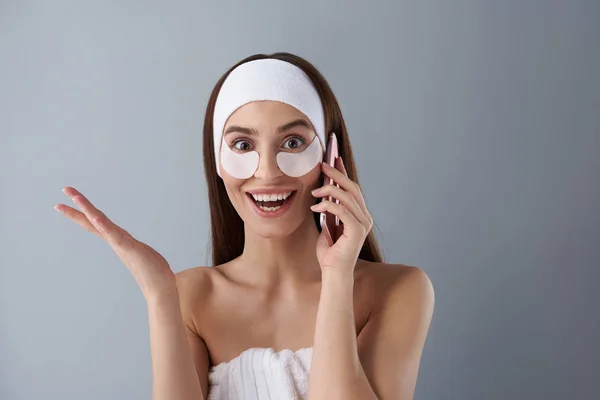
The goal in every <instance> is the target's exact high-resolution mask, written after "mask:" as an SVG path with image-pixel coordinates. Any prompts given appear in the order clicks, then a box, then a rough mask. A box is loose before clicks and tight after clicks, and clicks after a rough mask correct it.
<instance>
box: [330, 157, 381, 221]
mask: <svg viewBox="0 0 600 400" xmlns="http://www.w3.org/2000/svg"><path fill="white" fill-rule="evenodd" d="M338 161H339V162H338ZM336 163H338V164H337V165H341V168H343V171H340V170H338V169H337V168H332V167H331V166H330V165H328V164H327V163H323V165H324V167H323V172H324V173H325V174H326V175H327V176H329V177H330V178H331V179H333V180H334V181H335V182H336V183H337V184H338V185H339V186H340V187H341V188H342V189H344V190H346V191H348V192H350V193H352V195H353V196H354V199H355V200H356V202H357V203H358V206H359V207H360V209H361V210H362V212H363V214H364V215H365V216H366V217H367V219H368V220H369V221H371V224H372V221H373V218H372V217H371V214H370V213H369V209H368V208H367V204H366V203H365V198H364V196H363V194H362V192H361V190H360V186H359V185H358V183H356V182H354V181H353V180H351V179H350V178H349V177H348V173H347V171H346V168H345V167H344V164H343V160H342V158H341V157H338V159H337V160H336ZM337 165H336V167H337Z"/></svg>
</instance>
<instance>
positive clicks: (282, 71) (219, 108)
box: [213, 58, 327, 176]
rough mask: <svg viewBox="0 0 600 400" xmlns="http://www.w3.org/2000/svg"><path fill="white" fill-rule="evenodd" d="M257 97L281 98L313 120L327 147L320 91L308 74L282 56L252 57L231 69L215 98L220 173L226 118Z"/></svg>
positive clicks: (215, 122)
mask: <svg viewBox="0 0 600 400" xmlns="http://www.w3.org/2000/svg"><path fill="white" fill-rule="evenodd" d="M257 100H273V101H280V102H282V103H286V104H289V105H291V106H293V107H295V108H297V109H298V110H299V111H301V112H302V113H303V114H304V115H306V116H307V117H308V119H309V120H310V122H311V123H312V124H313V126H314V128H315V132H316V134H317V136H318V137H319V139H320V140H321V146H322V148H323V149H324V148H325V145H326V143H327V142H326V139H325V114H324V112H323V106H322V104H321V98H320V97H319V93H318V92H317V90H316V89H315V87H314V85H313V83H312V81H311V80H310V78H309V77H308V75H306V73H305V72H304V71H303V70H302V69H301V68H299V67H297V66H296V65H294V64H292V63H289V62H286V61H282V60H277V59H273V58H267V59H260V60H254V61H249V62H246V63H244V64H241V65H239V66H238V67H237V68H235V69H234V70H233V71H231V72H230V73H229V75H228V76H227V78H226V79H225V82H223V85H222V86H221V90H220V91H219V94H218V96H217V100H216V102H215V110H214V115H213V142H214V147H215V148H214V151H215V162H216V166H217V173H218V174H219V176H221V165H220V162H219V150H220V146H221V139H222V135H223V129H224V128H225V122H226V121H227V119H228V118H229V116H230V115H231V114H232V113H233V112H234V111H235V110H237V109H238V108H240V107H241V106H243V105H244V104H247V103H250V102H252V101H257Z"/></svg>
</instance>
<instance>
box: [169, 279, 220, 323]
mask: <svg viewBox="0 0 600 400" xmlns="http://www.w3.org/2000/svg"><path fill="white" fill-rule="evenodd" d="M214 275H215V271H214V270H213V268H212V267H194V268H189V269H185V270H183V271H179V272H177V273H176V274H175V281H176V283H177V291H178V292H179V303H180V306H181V312H182V316H183V319H184V322H185V323H186V324H187V325H188V327H189V328H190V329H192V330H193V331H194V332H195V333H196V334H198V330H197V329H196V322H195V321H197V320H199V318H201V316H202V311H203V308H204V306H205V305H206V304H207V303H209V299H210V298H211V296H212V293H213V287H214V279H215V278H214Z"/></svg>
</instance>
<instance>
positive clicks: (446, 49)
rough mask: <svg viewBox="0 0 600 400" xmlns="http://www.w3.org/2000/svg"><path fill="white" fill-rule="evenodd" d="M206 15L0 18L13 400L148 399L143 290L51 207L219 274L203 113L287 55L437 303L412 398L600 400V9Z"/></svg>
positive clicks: (6, 337)
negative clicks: (224, 82)
mask: <svg viewBox="0 0 600 400" xmlns="http://www.w3.org/2000/svg"><path fill="white" fill-rule="evenodd" d="M202 3H203V4H201V2H192V1H187V2H186V1H169V2H167V1H163V2H152V1H151V2H148V1H133V0H128V1H124V0H119V1H96V2H89V1H75V0H73V1H46V2H43V1H37V2H34V1H16V0H14V1H7V0H1V1H0V60H1V62H0V135H1V136H0V190H1V191H2V195H1V197H0V199H1V200H0V201H1V203H0V267H1V268H0V335H1V336H0V339H1V340H0V398H1V399H3V400H5V399H6V400H8V399H41V398H44V399H62V400H66V399H149V398H150V394H151V390H150V383H151V375H150V371H151V370H150V355H149V343H148V327H147V316H146V308H145V303H144V299H143V297H142V295H141V293H140V291H139V290H138V288H137V286H136V284H135V282H134V280H133V279H132V278H131V276H130V274H129V272H128V271H127V270H126V268H125V267H124V266H123V265H122V264H121V263H120V260H119V259H118V258H117V256H116V255H114V253H113V252H112V251H111V249H110V248H109V247H108V246H107V245H105V244H104V243H103V242H102V241H101V240H99V239H98V238H96V237H95V236H93V235H91V234H89V233H87V232H85V231H83V230H82V229H81V228H79V226H77V225H75V224H73V223H72V222H70V221H68V220H67V219H66V218H64V217H63V216H61V215H60V214H59V213H57V212H56V211H54V210H53V208H52V207H53V205H54V204H56V203H67V204H70V201H69V199H68V198H67V197H66V196H64V195H63V194H62V192H61V191H60V189H61V188H62V187H64V186H67V185H72V186H74V187H76V188H78V189H80V190H81V191H82V192H83V193H84V194H86V195H88V196H89V197H90V199H91V200H92V201H94V202H95V203H96V204H97V205H98V206H99V207H100V208H101V209H103V210H104V211H105V212H106V213H107V214H108V215H109V216H110V217H112V218H113V219H114V220H115V221H116V222H117V223H119V224H121V225H122V226H124V227H125V228H127V229H128V230H130V231H131V232H132V233H133V234H134V235H135V236H137V237H138V238H139V239H141V240H143V241H146V242H147V243H149V244H151V245H153V246H155V247H156V248H157V249H158V250H159V251H160V252H161V253H162V254H163V255H164V256H165V257H166V258H167V259H168V260H169V262H170V263H171V265H172V266H173V268H174V269H175V270H181V269H186V268H189V267H194V266H197V265H206V263H207V261H208V253H207V234H208V205H207V194H206V185H205V183H204V176H203V170H202V168H203V167H202V153H201V151H202V146H201V142H202V133H201V127H202V123H203V114H204V107H205V105H206V102H207V99H208V96H209V93H210V90H211V89H212V87H213V85H214V84H215V83H216V81H217V79H218V78H219V77H220V75H221V74H222V73H223V72H224V71H225V70H226V69H227V68H228V67H229V66H230V65H232V64H233V63H235V62H237V61H238V60H239V59H242V58H243V57H245V56H247V55H250V54H252V53H257V52H274V51H289V52H293V53H297V54H299V55H301V56H303V57H305V58H307V59H308V60H310V61H312V62H313V63H314V64H315V65H316V66H317V67H318V68H319V69H320V70H321V71H322V72H323V74H324V75H325V76H326V77H327V79H328V80H329V82H330V83H331V85H332V87H333V89H334V91H335V93H336V94H337V95H338V96H339V100H340V102H341V105H342V110H343V111H344V113H345V117H346V120H347V123H348V126H349V130H350V135H351V139H352V144H353V147H354V151H355V153H356V161H357V164H358V169H359V177H360V179H361V184H362V187H363V189H364V192H365V195H366V200H367V204H368V206H369V208H370V210H371V212H372V214H373V215H374V218H375V221H376V224H377V228H378V229H377V230H376V234H377V235H378V237H379V238H380V239H381V243H382V245H383V247H384V250H385V252H386V255H387V259H388V261H391V262H398V263H406V264H411V265H416V266H420V267H421V268H423V269H424V270H425V271H426V272H427V273H428V274H429V276H430V277H431V279H432V281H433V283H434V286H435V289H436V309H435V314H434V319H433V323H432V326H431V331H430V334H429V338H428V341H427V344H426V347H425V351H424V354H423V359H422V363H421V369H420V375H419V381H418V386H417V392H416V396H415V397H416V398H417V399H427V400H429V399H432V400H433V399H462V400H465V399H478V400H481V399H566V398H568V399H590V398H597V396H598V394H597V391H598V390H597V388H596V385H595V384H596V383H597V381H598V377H599V375H600V373H599V360H600V352H599V345H598V337H600V328H599V320H600V318H599V313H598V310H597V305H598V304H600V295H599V294H598V291H597V286H598V283H599V278H600V274H599V272H598V266H599V261H600V206H599V205H600V179H599V177H598V172H599V171H600V156H598V151H599V150H600V116H599V115H600V112H599V108H600V79H599V76H598V71H600V23H599V22H598V21H599V17H600V5H599V4H598V2H593V1H587V2H583V1H526V2H525V1H493V0H488V1H479V2H475V1H471V2H468V1H452V2H449V1H442V0H439V1H423V0H419V1H413V2H406V1H402V2H398V1H395V2H390V3H389V4H388V3H384V2H375V3H373V2H369V3H368V4H367V2H357V3H355V4H350V2H348V1H345V2H342V1H332V0H327V1H323V0H319V1H311V2H307V1H302V2H301V1H296V2H288V1H260V2H257V1H252V2H246V1H241V0H240V1H236V2H217V1H211V2H202ZM382 177H385V179H382Z"/></svg>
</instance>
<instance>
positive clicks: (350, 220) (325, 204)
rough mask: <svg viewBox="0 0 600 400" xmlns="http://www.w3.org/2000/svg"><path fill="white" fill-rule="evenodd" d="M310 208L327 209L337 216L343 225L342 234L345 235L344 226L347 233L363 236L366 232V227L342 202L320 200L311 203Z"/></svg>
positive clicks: (316, 210) (316, 209) (321, 210)
mask: <svg viewBox="0 0 600 400" xmlns="http://www.w3.org/2000/svg"><path fill="white" fill-rule="evenodd" d="M310 208H311V210H313V211H315V212H323V211H328V212H330V213H331V214H333V215H336V216H338V217H339V219H340V221H342V223H343V224H344V226H345V228H344V235H346V228H347V229H348V232H349V233H356V234H359V235H363V236H365V235H366V234H367V233H368V230H367V227H366V226H364V225H363V224H361V223H360V222H358V220H357V219H356V218H355V217H354V215H352V212H350V210H349V209H348V208H346V207H345V206H344V205H343V204H337V203H334V202H333V201H322V202H320V203H319V204H315V205H312V206H311V207H310ZM346 236H348V235H346Z"/></svg>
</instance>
